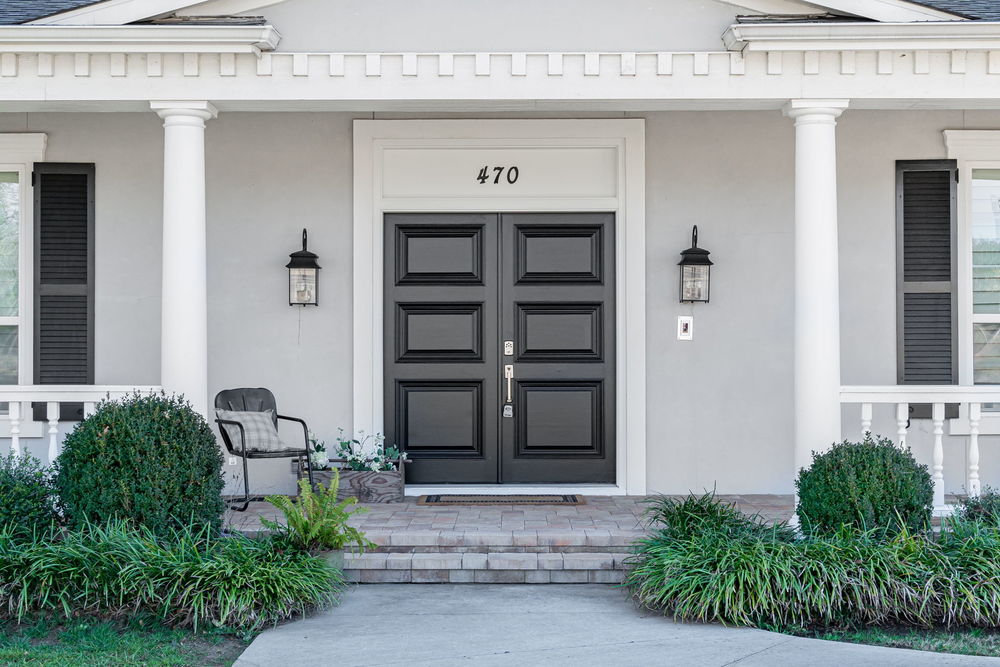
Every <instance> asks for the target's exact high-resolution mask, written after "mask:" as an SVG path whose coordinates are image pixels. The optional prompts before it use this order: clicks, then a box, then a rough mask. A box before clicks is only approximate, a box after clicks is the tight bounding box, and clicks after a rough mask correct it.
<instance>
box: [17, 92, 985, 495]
mask: <svg viewBox="0 0 1000 667" xmlns="http://www.w3.org/2000/svg"><path fill="white" fill-rule="evenodd" d="M643 116H644V117H645V118H646V120H647V124H646V140H647V144H646V151H647V163H646V168H647V173H646V189H647V267H648V268H647V308H648V310H647V323H648V332H647V338H648V349H647V364H648V382H647V385H648V410H647V414H648V450H647V451H648V480H649V487H650V490H651V491H665V492H683V491H687V490H689V489H694V490H700V489H703V488H712V487H716V488H717V489H718V491H719V492H720V493H787V492H790V491H791V490H792V444H791V437H792V412H791V401H792V387H791V379H792V367H791V363H792V349H791V344H792V331H791V324H792V212H793V201H792V200H793V183H792V180H793V165H792V157H793V152H792V150H793V141H794V135H793V129H792V125H791V123H790V121H788V120H786V119H784V118H782V117H781V114H780V113H779V112H776V111H771V112H711V113H705V112H662V113H649V114H644V115H643ZM367 117H371V116H370V115H369V116H367ZM376 117H377V116H376ZM394 117H399V116H398V115H394ZM352 118H353V116H351V115H350V114H333V113H330V114H318V113H317V114H277V113H275V114H249V113H245V114H240V113H232V114H223V115H222V116H220V117H219V119H217V120H214V121H211V122H210V123H209V129H208V133H207V160H208V176H207V178H208V213H209V239H208V242H209V256H210V266H209V309H210V313H209V335H210V345H211V348H210V361H209V363H210V367H209V382H210V392H211V393H212V394H214V392H216V391H218V390H219V389H221V388H224V387H231V386H238V385H263V386H268V387H271V388H272V389H273V390H274V391H275V393H276V394H277V395H278V398H279V404H280V405H281V407H282V410H283V411H287V412H289V413H296V414H300V415H302V416H303V417H305V418H307V419H308V421H309V422H310V425H311V426H312V427H313V429H314V430H315V431H316V432H317V433H318V434H319V435H320V436H321V437H323V438H326V439H327V440H331V439H332V437H333V436H334V435H335V434H336V428H337V427H338V426H343V427H345V428H349V427H350V426H351V424H350V419H351V412H352V406H351V386H352V378H351V350H352V340H351V335H352V325H351V312H352V311H351V309H352V305H351V275H352V266H351V261H352V259H351V216H352V201H351V198H352V192H351V189H352V173H351V170H352V166H351V163H352V162H351V161H352V157H351V143H350V142H351V121H352ZM945 128H953V129H961V128H969V129H988V128H1000V113H988V112H976V113H973V112H966V113H963V112H891V113H890V112H873V111H848V112H847V113H846V114H845V115H844V117H843V118H842V119H841V122H840V126H839V131H838V150H839V164H840V170H839V171H840V220H841V234H840V242H841V316H842V332H841V333H842V342H843V379H844V382H845V383H847V384H893V383H894V381H895V314H894V309H895V296H894V290H895V282H894V280H895V278H894V275H895V274H894V252H895V250H894V243H895V240H894V225H895V221H894V215H895V213H894V206H895V204H894V178H895V172H894V162H895V160H897V159H921V158H942V157H944V156H945V153H944V145H943V142H942V139H941V130H943V129H945ZM0 131H2V132H17V131H36V132H46V133H48V135H49V152H48V159H49V160H51V161H85V162H95V163H96V164H97V179H98V182H97V218H98V226H97V257H98V266H97V359H96V361H97V381H98V382H99V383H115V384H117V383H122V384H128V383H135V384H145V383H157V382H158V380H159V332H160V322H159V321H160V315H159V307H160V306H159V287H160V253H159V245H160V210H161V199H162V195H161V187H162V167H161V160H162V145H161V144H162V129H161V128H160V123H159V120H158V119H157V118H156V117H155V116H154V115H152V114H31V115H24V114H0ZM692 224H698V225H699V229H700V231H701V243H702V245H704V246H705V247H707V248H708V249H710V250H711V251H712V257H713V259H714V260H715V261H716V267H715V269H714V271H713V287H712V303H710V304H707V305H698V306H694V307H692V306H689V305H681V304H679V303H677V301H676V290H677V287H676V281H677V274H676V271H677V269H676V262H677V259H678V253H679V251H680V250H682V249H683V248H685V247H687V245H688V243H689V240H690V237H689V234H690V228H691V225H692ZM302 227H308V228H309V230H310V247H311V248H313V249H314V250H315V251H316V252H318V253H319V255H320V258H321V264H322V265H323V273H322V283H321V291H320V294H321V301H322V305H321V306H320V307H319V308H315V309H308V310H301V309H293V308H289V307H288V306H287V302H286V284H287V283H286V273H285V269H284V268H283V266H284V263H285V262H286V261H287V254H288V253H289V252H291V251H292V250H295V249H296V246H297V243H298V239H299V233H300V230H301V229H302ZM691 313H693V314H694V316H695V340H694V341H691V342H679V341H676V340H674V327H675V322H676V316H677V315H681V314H691ZM856 429H857V415H856V413H855V412H853V411H851V412H850V413H848V414H845V435H850V436H852V437H856ZM875 430H876V431H880V432H882V433H893V432H894V431H895V426H894V425H893V424H892V422H891V420H890V419H889V417H888V412H886V413H884V414H883V416H882V418H881V419H877V420H876V429H875ZM927 431H928V425H927V424H925V423H920V422H914V433H913V437H912V439H911V442H912V444H913V446H914V448H915V450H916V452H917V454H918V456H919V457H920V458H921V459H922V460H925V461H926V460H929V457H930V453H929V448H930V436H929V434H928V433H927ZM293 435H294V432H293V431H289V433H288V436H289V437H292V436H293ZM994 440H995V437H984V438H983V442H982V448H983V471H984V480H985V481H987V482H990V481H993V483H997V482H998V481H1000V459H998V457H996V456H994V455H993V452H992V450H991V447H992V446H993V445H994V444H995V443H994V442H993V441H994ZM38 451H39V452H41V451H42V450H41V449H40V448H39V449H38ZM253 466H254V468H255V470H254V471H253V472H252V475H253V479H254V482H255V487H256V489H257V490H258V491H272V490H288V489H290V487H291V476H290V474H289V473H288V468H287V463H286V462H255V463H254V464H253ZM964 466H965V454H964V441H963V440H958V439H956V440H953V441H950V442H949V445H948V449H947V464H946V471H947V477H946V483H947V487H948V490H949V491H951V490H959V489H960V488H961V486H962V484H963V483H964ZM235 470H236V468H232V467H228V466H227V467H226V473H227V475H230V474H232V472H233V471H235Z"/></svg>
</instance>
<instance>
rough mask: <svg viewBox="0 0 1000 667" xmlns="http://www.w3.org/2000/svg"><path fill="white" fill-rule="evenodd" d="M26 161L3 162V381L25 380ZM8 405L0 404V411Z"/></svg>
mask: <svg viewBox="0 0 1000 667" xmlns="http://www.w3.org/2000/svg"><path fill="white" fill-rule="evenodd" d="M26 173H27V169H26V168H25V166H24V165H7V166H0V384H19V383H23V382H25V381H26V379H27V378H26V376H25V371H26V368H25V363H24V359H25V352H26V350H24V349H22V348H23V347H24V343H23V341H24V339H25V336H24V335H23V325H24V314H25V313H24V302H25V294H24V291H25V280H24V277H23V275H22V274H23V269H24V266H25V261H24V250H25V249H24V237H25V231H26V230H27V229H28V221H27V213H26V210H25V199H26V195H27V192H28V188H27V183H25V180H26V179H25V176H26ZM6 409H7V405H6V404H0V411H6Z"/></svg>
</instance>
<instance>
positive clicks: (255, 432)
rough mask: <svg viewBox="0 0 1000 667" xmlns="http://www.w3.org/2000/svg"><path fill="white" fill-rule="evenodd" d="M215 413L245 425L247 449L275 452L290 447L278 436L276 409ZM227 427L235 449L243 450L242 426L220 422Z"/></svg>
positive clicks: (230, 440) (221, 417)
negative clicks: (275, 422) (275, 420)
mask: <svg viewBox="0 0 1000 667" xmlns="http://www.w3.org/2000/svg"><path fill="white" fill-rule="evenodd" d="M215 415H216V416H217V417H218V418H219V419H225V420H227V421H234V422H239V423H240V424H242V425H243V432H244V433H245V435H246V439H247V451H255V452H275V451H279V450H282V449H288V447H286V446H285V445H284V443H282V442H281V438H280V437H279V436H278V429H276V428H275V427H274V411H273V410H264V411H263V412H238V411H236V410H216V411H215ZM220 426H221V427H222V428H224V429H226V435H228V436H229V442H231V443H233V449H234V450H236V451H237V452H238V451H241V448H242V444H241V442H242V441H241V440H240V428H239V426H236V425H235V424H220Z"/></svg>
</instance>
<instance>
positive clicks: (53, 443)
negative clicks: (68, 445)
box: [45, 401, 59, 464]
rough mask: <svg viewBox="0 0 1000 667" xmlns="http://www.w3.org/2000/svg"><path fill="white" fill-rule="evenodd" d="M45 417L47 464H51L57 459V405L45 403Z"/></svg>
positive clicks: (55, 403)
mask: <svg viewBox="0 0 1000 667" xmlns="http://www.w3.org/2000/svg"><path fill="white" fill-rule="evenodd" d="M45 417H46V418H47V419H48V420H49V464H52V463H55V462H56V459H57V458H59V403H57V402H55V401H49V402H48V403H46V404H45Z"/></svg>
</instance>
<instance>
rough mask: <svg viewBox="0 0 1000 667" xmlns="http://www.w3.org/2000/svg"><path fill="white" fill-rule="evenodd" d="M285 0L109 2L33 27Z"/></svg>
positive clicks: (210, 12)
mask: <svg viewBox="0 0 1000 667" xmlns="http://www.w3.org/2000/svg"><path fill="white" fill-rule="evenodd" d="M279 2H284V0H207V1H206V2H191V0H105V1H104V2H97V3H95V4H92V5H87V6H86V7H78V8H77V9H71V10H69V11H65V12H60V13H58V14H53V15H52V16H46V17H44V18H40V19H37V20H35V21H31V22H30V23H29V25H126V24H129V23H135V22H136V21H144V20H146V19H151V18H156V17H158V16H169V15H171V14H175V13H179V14H181V15H183V16H224V15H230V14H238V13H240V12H247V11H252V10H254V9H258V8H260V7H267V6H270V5H275V4H278V3H279Z"/></svg>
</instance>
